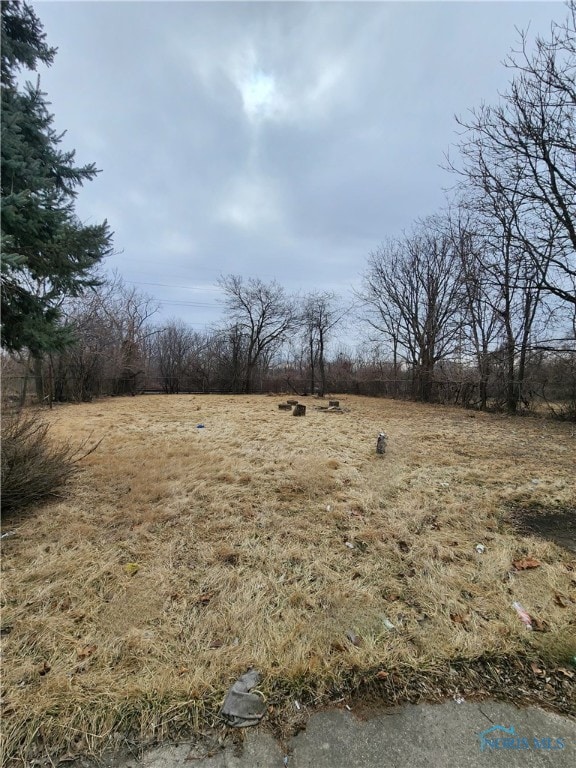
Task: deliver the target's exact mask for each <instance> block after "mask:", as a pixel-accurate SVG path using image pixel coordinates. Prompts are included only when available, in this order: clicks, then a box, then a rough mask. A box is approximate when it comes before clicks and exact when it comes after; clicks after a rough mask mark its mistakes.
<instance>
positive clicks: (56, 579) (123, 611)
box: [2, 396, 576, 760]
mask: <svg viewBox="0 0 576 768" xmlns="http://www.w3.org/2000/svg"><path fill="white" fill-rule="evenodd" d="M278 401H279V398H265V397H257V396H254V397H226V396H204V397H202V396H173V397H159V396H151V397H139V398H128V399H114V400H109V401H100V402H95V403H89V404H83V405H76V406H65V407H59V408H57V409H56V410H55V411H54V412H53V413H52V414H51V415H50V416H49V418H50V420H51V422H52V432H53V433H54V435H55V437H58V436H60V437H66V438H72V439H73V440H76V441H78V442H81V441H83V440H84V439H86V438H87V437H88V436H89V435H92V436H93V438H95V439H99V438H103V442H102V444H101V446H100V448H99V450H98V451H97V452H95V453H93V454H92V455H90V456H88V457H87V458H86V459H85V461H84V462H83V466H84V471H83V472H82V473H81V474H80V475H79V476H78V477H76V478H75V479H74V480H73V483H72V485H71V487H70V491H69V496H68V498H67V499H66V500H65V501H62V502H61V503H58V504H55V505H53V506H51V507H50V510H49V514H48V513H46V511H43V510H41V509H39V510H38V511H37V512H35V513H34V512H33V513H32V514H28V515H27V516H26V517H22V518H21V519H16V520H11V521H8V522H6V523H5V530H10V529H13V530H15V535H14V536H12V537H9V538H7V539H5V541H4V542H3V543H4V546H3V570H4V579H3V590H4V595H3V606H4V607H3V611H2V628H3V641H4V642H3V645H4V660H3V698H4V708H5V709H4V726H3V732H4V759H5V760H9V759H13V760H16V759H18V757H20V758H21V757H23V756H25V755H26V754H28V753H29V751H30V749H31V748H32V745H35V746H34V748H37V746H38V744H39V743H41V744H43V745H45V747H46V748H47V749H50V750H54V751H56V752H59V753H62V752H65V751H66V750H68V752H69V753H74V752H75V751H82V750H84V751H85V750H87V749H91V750H95V751H97V750H98V749H99V748H101V747H102V746H103V745H104V744H105V743H106V742H107V739H108V738H109V737H110V736H111V735H113V734H115V733H118V732H121V731H123V730H124V731H127V730H130V731H132V732H134V731H136V733H137V736H139V737H141V738H142V739H154V738H162V737H163V736H165V735H166V734H168V733H175V732H178V730H179V729H181V728H190V727H194V726H197V727H199V726H200V725H202V724H204V723H206V722H209V721H210V720H211V719H212V718H213V717H214V715H215V713H216V711H217V708H218V705H219V704H220V703H221V701H222V698H223V696H224V693H225V691H226V689H227V688H228V686H229V685H230V684H231V683H232V682H233V681H234V680H235V679H236V677H237V675H238V674H240V673H242V672H244V671H245V670H246V668H247V667H248V666H250V665H254V666H256V667H257V668H258V669H259V670H260V671H261V672H262V673H263V675H264V683H263V686H262V689H263V690H264V692H265V693H266V694H267V695H268V697H269V699H270V701H271V702H273V703H274V705H275V709H276V713H278V712H279V711H282V708H283V707H284V706H285V705H286V701H287V699H288V697H289V696H303V697H306V696H308V697H309V698H310V699H311V700H316V701H320V700H322V697H323V696H325V695H328V694H329V693H331V692H333V691H334V690H337V689H338V688H339V687H341V686H343V685H349V684H350V683H351V681H352V682H353V683H355V684H359V683H363V682H366V680H369V679H372V678H374V675H375V673H377V672H378V671H379V670H380V671H390V670H394V669H396V670H399V669H404V670H409V671H412V672H414V673H415V672H421V671H426V670H428V671H431V670H432V671H433V670H438V669H439V668H440V667H442V666H443V665H444V666H445V665H446V664H447V663H450V662H451V661H454V660H471V661H472V660H474V659H478V658H480V657H483V658H498V657H509V656H510V655H513V654H519V655H524V656H526V655H528V656H530V655H533V656H534V658H545V659H549V660H550V661H551V662H555V663H564V664H566V663H567V660H568V658H569V657H570V656H571V655H573V654H574V653H575V652H576V647H575V646H576V642H575V641H574V637H575V634H576V620H575V615H576V611H575V608H576V571H575V570H574V569H575V568H576V564H575V563H574V560H573V555H572V556H571V555H570V553H569V552H567V551H565V550H562V549H560V548H558V547H557V546H556V545H555V544H553V543H551V542H548V541H545V540H541V539H535V538H529V537H522V536H521V535H520V534H517V533H515V532H514V530H513V528H512V527H511V526H510V525H508V523H507V522H506V521H507V510H508V508H509V507H510V506H518V505H522V506H524V507H526V506H531V507H534V508H538V507H541V508H567V507H573V506H574V505H575V502H576V477H575V474H574V466H575V460H576V440H575V439H574V437H573V435H572V434H571V432H570V427H569V425H565V424H562V423H550V422H547V421H544V420H537V419H510V418H507V417H501V416H494V415H488V414H477V415H476V416H475V418H471V417H470V414H468V413H467V412H465V411H461V410H457V409H450V408H444V407H431V406H428V407H427V406H422V405H418V404H414V403H398V402H394V401H388V400H370V399H364V398H355V397H341V398H340V401H341V405H343V406H344V410H345V412H344V413H342V414H333V415H332V414H326V413H321V412H318V411H315V410H314V408H313V406H314V401H312V400H311V401H310V402H309V403H308V406H309V407H308V412H307V415H306V417H305V418H299V419H297V418H293V417H292V415H291V414H290V413H289V412H280V411H278V408H277V403H278ZM199 423H202V424H204V425H205V426H204V428H203V429H199V428H197V424H199ZM382 430H384V431H386V432H387V433H388V435H389V447H388V451H387V453H386V454H385V455H384V456H378V455H377V454H376V451H375V447H376V437H377V435H378V433H379V432H380V431H382ZM476 544H483V545H484V546H485V548H486V549H485V552H484V553H483V554H480V553H478V552H477V551H476V549H475V546H476ZM525 556H530V557H532V558H534V559H536V560H537V561H538V562H539V563H540V565H539V566H538V567H536V568H533V569H528V570H515V569H514V567H513V565H512V563H513V561H514V560H518V559H519V558H522V557H525ZM558 596H560V598H559V597H558ZM515 600H518V601H519V602H521V603H522V604H523V605H524V607H525V608H526V610H527V611H528V612H529V613H530V614H531V615H532V616H534V617H537V619H539V620H540V622H543V624H542V628H543V629H547V630H548V631H546V632H528V631H526V629H525V628H524V626H523V624H522V623H521V622H520V620H519V619H518V616H517V615H516V613H515V611H514V610H513V608H512V602H513V601H515ZM389 623H391V624H393V625H394V627H395V629H390V628H389ZM347 633H348V635H350V633H352V634H351V636H352V637H357V638H358V644H357V645H355V644H354V643H352V642H351V641H350V639H349V637H347ZM384 676H385V675H382V677H384ZM568 682H570V681H568ZM387 684H388V685H389V684H390V680H388V682H387ZM39 737H41V739H39Z"/></svg>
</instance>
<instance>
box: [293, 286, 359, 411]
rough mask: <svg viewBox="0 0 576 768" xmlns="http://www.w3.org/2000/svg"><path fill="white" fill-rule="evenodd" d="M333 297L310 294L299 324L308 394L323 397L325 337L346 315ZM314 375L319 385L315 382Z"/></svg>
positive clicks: (329, 294)
mask: <svg viewBox="0 0 576 768" xmlns="http://www.w3.org/2000/svg"><path fill="white" fill-rule="evenodd" d="M336 303H337V297H336V294H334V293H332V292H330V291H322V292H320V291H314V292H312V293H309V294H308V295H307V296H305V297H304V299H303V302H302V310H301V322H302V327H303V332H304V342H305V345H306V357H307V361H308V366H307V367H308V376H309V383H310V392H311V393H312V394H314V393H315V392H316V389H318V394H319V395H320V396H321V397H323V396H324V393H325V392H326V359H325V355H326V344H327V341H328V338H329V334H330V332H331V331H332V330H334V328H335V327H336V326H337V324H338V323H339V322H340V321H341V320H342V318H343V317H344V315H345V314H346V313H347V312H348V310H347V309H344V310H342V309H341V308H339V307H337V305H336ZM316 373H318V378H319V381H317V378H316Z"/></svg>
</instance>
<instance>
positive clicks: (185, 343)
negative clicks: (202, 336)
mask: <svg viewBox="0 0 576 768" xmlns="http://www.w3.org/2000/svg"><path fill="white" fill-rule="evenodd" d="M194 337H195V334H194V332H193V331H192V330H191V329H190V328H188V327H187V326H186V325H185V324H184V323H183V322H182V321H181V320H176V319H174V320H170V321H168V323H166V324H165V325H163V326H162V327H161V328H159V329H158V332H157V333H156V335H155V336H154V340H153V344H152V354H153V356H154V359H155V362H156V365H157V367H158V373H159V374H160V378H161V381H162V388H163V390H164V392H166V394H178V392H180V389H181V387H182V386H183V383H184V379H185V377H186V376H188V375H189V374H190V372H191V366H192V357H193V352H194V350H195V338H194Z"/></svg>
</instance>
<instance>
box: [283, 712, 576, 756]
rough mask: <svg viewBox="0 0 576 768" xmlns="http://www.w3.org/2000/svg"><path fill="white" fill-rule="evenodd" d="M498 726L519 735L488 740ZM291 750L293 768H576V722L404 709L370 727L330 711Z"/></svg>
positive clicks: (537, 715) (534, 715) (535, 715)
mask: <svg viewBox="0 0 576 768" xmlns="http://www.w3.org/2000/svg"><path fill="white" fill-rule="evenodd" d="M494 725H497V726H498V725H500V726H503V727H505V728H508V729H510V728H514V734H511V733H506V732H503V731H494V732H493V733H492V734H488V735H487V736H486V737H485V739H484V741H483V740H482V739H481V736H480V734H481V733H482V732H483V731H486V730H487V729H488V728H491V727H492V726H494ZM503 738H505V739H508V740H509V741H508V742H504V741H503ZM486 739H488V740H490V741H486ZM535 739H536V740H537V741H535ZM547 739H550V741H545V740H547ZM558 739H561V740H562V741H561V742H559V741H558ZM291 745H292V747H293V755H292V758H293V759H292V760H290V761H289V766H290V768H382V767H383V766H386V768H451V767H453V768H481V767H482V768H489V767H490V766H496V765H497V766H503V765H506V766H507V768H513V767H514V768H515V767H516V766H534V768H536V767H538V768H540V766H542V768H544V767H552V766H555V767H556V768H569V767H570V768H574V766H575V765H576V723H574V722H573V721H571V720H568V719H567V718H563V717H560V716H558V715H554V714H551V713H549V712H545V711H544V710H541V709H536V708H531V709H522V710H519V709H516V708H515V707H513V706H511V705H509V704H500V703H495V702H484V703H483V704H476V703H469V704H468V703H464V704H456V703H455V702H450V703H446V704H442V705H427V704H425V705H419V706H406V707H402V708H401V709H399V710H397V711H394V712H391V713H389V714H385V713H384V714H379V715H377V716H375V717H372V718H370V719H368V720H365V721H362V720H358V719H357V718H356V717H355V716H354V714H353V713H350V712H346V711H329V712H321V713H319V714H316V715H314V716H313V717H312V718H311V719H310V722H309V724H308V727H307V729H306V731H305V732H303V733H300V734H298V735H297V736H296V737H295V738H294V739H293V740H292V743H291Z"/></svg>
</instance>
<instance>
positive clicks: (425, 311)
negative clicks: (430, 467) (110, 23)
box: [2, 0, 576, 415]
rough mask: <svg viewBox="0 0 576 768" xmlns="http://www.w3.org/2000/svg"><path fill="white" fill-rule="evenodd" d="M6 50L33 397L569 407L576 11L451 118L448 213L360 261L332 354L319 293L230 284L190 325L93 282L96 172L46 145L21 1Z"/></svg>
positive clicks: (18, 347) (9, 171) (17, 335)
mask: <svg viewBox="0 0 576 768" xmlns="http://www.w3.org/2000/svg"><path fill="white" fill-rule="evenodd" d="M2 41H3V45H2V107H3V109H2V121H3V124H2V129H3V136H4V142H3V144H4V145H6V148H4V146H3V151H2V198H3V209H2V233H3V245H2V247H3V251H5V253H3V262H2V264H3V266H2V302H3V303H2V312H3V321H2V345H3V347H4V349H6V350H8V351H9V352H10V353H11V354H12V359H13V360H14V359H15V358H16V357H17V358H18V359H19V361H20V365H21V366H23V368H22V370H24V371H25V372H26V376H27V374H28V371H29V372H30V376H31V380H33V381H34V382H35V386H36V392H37V395H38V396H39V397H42V398H43V399H45V398H47V399H48V400H50V401H51V400H52V399H72V400H86V399H90V398H91V397H93V396H97V395H101V394H118V395H119V394H134V393H136V392H139V391H144V390H146V389H159V390H161V391H164V392H167V393H175V392H181V391H226V392H246V393H250V392H254V391H268V390H279V389H281V390H286V389H287V388H288V389H294V390H295V391H297V392H299V393H301V394H308V393H310V394H313V393H314V394H320V395H323V394H324V393H325V392H326V391H327V390H328V389H331V390H332V391H356V392H360V393H365V394H389V395H394V396H406V397H413V398H416V399H420V400H422V401H425V402H433V401H443V402H459V403H461V404H464V405H468V406H475V407H479V408H487V407H491V406H492V407H500V408H505V409H506V410H507V411H509V412H510V413H516V412H517V411H518V410H519V409H520V408H523V407H527V406H530V405H531V403H532V402H533V401H534V400H535V398H538V397H539V398H541V399H545V400H549V401H550V402H551V403H556V404H557V403H558V402H563V403H565V404H566V403H567V404H568V405H567V406H565V407H567V409H568V411H570V412H571V413H572V415H574V414H575V413H576V345H575V342H576V85H575V84H576V50H575V46H576V4H575V2H574V0H570V2H569V3H568V4H567V16H566V18H565V20H564V21H563V22H560V23H554V24H552V26H551V30H550V34H549V36H548V37H546V38H544V37H538V38H537V39H536V40H535V41H534V42H533V43H530V41H529V40H528V38H527V36H526V35H522V37H521V40H520V46H519V49H518V50H517V51H513V52H512V53H511V54H510V56H509V57H508V59H507V61H506V62H505V65H506V66H507V67H508V68H509V71H510V75H511V78H510V84H509V86H508V88H507V90H506V91H505V92H504V93H503V94H501V96H500V98H499V100H498V101H497V103H495V104H494V105H482V106H481V107H479V108H476V109H473V110H471V111H470V113H469V115H468V117H467V118H459V119H458V124H459V128H460V137H459V141H458V143H457V145H456V146H455V147H454V151H453V152H452V154H451V155H449V156H448V157H447V158H446V167H447V168H448V169H449V170H450V171H451V173H452V174H453V178H454V188H453V190H452V192H451V194H450V198H449V200H448V201H447V204H446V207H445V209H444V210H443V211H441V212H439V213H437V214H435V215H432V216H429V217H426V218H422V219H419V220H417V221H415V222H414V224H413V225H412V226H411V227H410V228H409V229H408V230H407V231H405V232H403V233H401V234H400V235H397V236H395V237H390V238H388V239H386V240H384V241H383V242H382V243H381V244H380V246H379V247H378V248H376V249H375V250H374V251H373V252H372V253H370V254H369V255H368V257H367V261H366V264H365V267H364V271H363V274H362V281H361V284H360V287H359V288H358V289H357V291H356V293H355V302H354V310H353V314H354V317H355V319H356V320H357V322H358V323H360V324H362V327H363V328H364V329H365V333H364V338H365V342H364V344H363V346H362V348H361V349H359V350H356V351H355V352H354V354H350V353H349V352H347V351H345V350H342V349H339V348H338V345H337V339H338V334H339V332H340V329H341V327H342V324H343V323H346V322H350V320H351V316H352V310H351V308H346V307H343V299H342V297H339V296H336V295H335V294H334V293H331V292H325V291H313V292H310V293H309V294H308V295H305V296H291V295H290V294H289V293H288V292H287V291H286V290H285V289H284V288H283V287H282V286H281V285H279V284H278V283H276V282H274V281H272V282H265V281H262V280H260V279H258V278H250V277H244V276H241V275H226V276H223V277H221V279H220V281H219V286H220V288H221V290H222V295H223V309H224V316H225V318H226V319H225V321H223V322H222V323H221V324H219V325H218V327H215V328H213V329H211V330H208V331H205V332H203V333H197V332H194V331H192V330H191V329H189V328H187V327H186V326H185V324H183V323H182V322H181V321H179V320H178V319H174V320H172V321H169V322H165V323H161V324H158V323H157V322H156V320H155V311H156V309H157V306H156V305H155V302H154V300H153V299H152V298H151V297H148V296H146V295H144V294H141V293H140V292H138V291H136V290H134V289H132V288H128V287H127V286H126V285H125V284H124V283H123V282H122V280H121V279H119V278H117V277H116V278H113V279H109V280H107V281H104V280H99V279H98V278H97V273H96V271H95V267H96V266H97V265H98V263H100V262H101V260H102V258H103V257H104V256H105V255H106V254H107V253H109V252H110V250H111V233H110V232H109V230H108V226H107V224H106V222H104V223H103V224H102V225H99V226H96V227H85V226H84V225H82V224H81V222H79V221H78V220H77V219H76V217H75V214H74V206H73V203H74V199H75V195H76V193H77V187H78V186H80V185H81V184H82V183H84V182H85V181H88V180H90V179H91V178H93V176H94V174H95V173H97V171H96V169H95V167H94V166H85V167H83V168H77V167H75V166H74V163H73V159H74V155H73V153H63V152H62V151H61V150H60V149H59V143H60V141H61V136H57V135H55V134H54V132H53V130H52V127H51V117H50V115H49V114H48V112H47V109H46V104H45V101H44V94H42V93H41V91H40V89H39V86H36V88H33V87H32V86H30V85H28V86H27V90H26V91H25V92H21V91H20V90H19V88H18V86H17V83H16V78H15V72H16V71H18V70H19V69H20V68H28V69H31V70H34V69H35V67H36V63H37V61H43V62H44V63H51V61H52V58H53V56H54V51H53V50H52V49H49V48H48V47H47V46H46V44H45V41H44V36H43V33H42V31H41V25H40V23H39V21H38V19H37V18H36V17H35V15H34V13H33V12H32V11H31V9H30V8H29V7H28V6H26V4H21V3H19V2H7V3H4V4H3V7H2ZM23 142H24V145H23ZM23 158H26V159H23ZM13 364H14V363H13ZM26 380H27V379H26Z"/></svg>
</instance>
